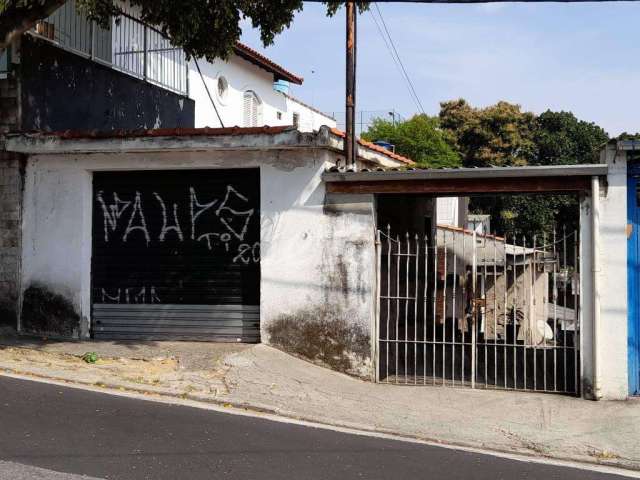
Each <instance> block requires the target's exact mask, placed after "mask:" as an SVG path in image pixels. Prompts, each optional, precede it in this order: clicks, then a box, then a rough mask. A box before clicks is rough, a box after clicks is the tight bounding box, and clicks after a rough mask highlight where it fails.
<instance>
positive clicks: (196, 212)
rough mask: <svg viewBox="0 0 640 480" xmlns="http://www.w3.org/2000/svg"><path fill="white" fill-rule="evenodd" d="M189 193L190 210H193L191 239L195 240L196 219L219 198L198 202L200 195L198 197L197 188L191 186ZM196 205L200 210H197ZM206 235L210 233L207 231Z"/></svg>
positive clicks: (201, 236)
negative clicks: (208, 201) (207, 201)
mask: <svg viewBox="0 0 640 480" xmlns="http://www.w3.org/2000/svg"><path fill="white" fill-rule="evenodd" d="M189 194H190V210H191V240H195V239H196V220H197V219H198V217H199V216H200V215H202V214H203V213H204V212H206V211H207V210H209V209H210V208H212V207H213V206H214V205H215V204H216V203H218V200H214V201H212V202H210V203H200V202H198V197H196V189H195V188H193V187H189ZM196 207H197V208H198V209H199V210H196ZM204 235H208V234H206V233H205V234H204ZM204 235H200V236H199V237H198V241H200V239H201V238H203V237H204Z"/></svg>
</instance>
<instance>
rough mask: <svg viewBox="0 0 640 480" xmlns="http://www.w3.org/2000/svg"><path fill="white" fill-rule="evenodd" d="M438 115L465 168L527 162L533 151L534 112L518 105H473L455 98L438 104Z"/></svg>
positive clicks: (523, 163) (504, 103)
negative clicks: (482, 106) (524, 110)
mask: <svg viewBox="0 0 640 480" xmlns="http://www.w3.org/2000/svg"><path fill="white" fill-rule="evenodd" d="M439 118H440V125H441V126H442V128H443V129H444V130H445V131H446V132H448V133H449V135H450V136H451V138H452V139H453V140H454V147H455V149H456V150H457V151H458V152H459V153H460V155H461V156H462V162H463V164H464V165H465V166H467V167H488V166H491V165H494V166H500V167H502V166H512V165H526V164H527V163H528V160H529V159H530V158H531V157H532V155H533V152H534V150H535V144H534V140H533V131H534V124H535V115H533V114H532V113H530V112H523V111H521V109H520V106H519V105H515V104H512V103H508V102H498V103H497V104H495V105H492V106H490V107H487V108H474V107H472V106H471V105H469V104H468V103H467V102H466V100H463V99H458V100H453V101H449V102H443V103H441V104H440V115H439Z"/></svg>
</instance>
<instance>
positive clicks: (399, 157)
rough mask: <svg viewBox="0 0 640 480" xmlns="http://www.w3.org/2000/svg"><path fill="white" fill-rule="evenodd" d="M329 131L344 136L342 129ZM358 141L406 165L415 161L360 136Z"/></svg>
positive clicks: (413, 163)
mask: <svg viewBox="0 0 640 480" xmlns="http://www.w3.org/2000/svg"><path fill="white" fill-rule="evenodd" d="M331 133H333V134H334V135H337V136H338V137H341V138H345V137H346V133H344V132H343V131H342V130H338V129H337V128H332V129H331ZM358 143H359V144H360V145H362V146H363V147H366V148H369V149H371V150H374V151H376V152H378V153H381V154H384V155H386V156H388V157H389V158H393V159H394V160H397V161H399V162H402V163H404V164H406V165H411V166H413V165H415V164H416V162H414V161H413V160H411V159H410V158H407V157H403V156H402V155H398V154H397V153H395V152H392V151H391V150H387V149H386V148H384V147H381V146H380V145H376V144H375V143H371V142H367V141H366V140H363V139H361V138H359V139H358Z"/></svg>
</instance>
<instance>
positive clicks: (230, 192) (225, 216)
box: [216, 185, 255, 241]
mask: <svg viewBox="0 0 640 480" xmlns="http://www.w3.org/2000/svg"><path fill="white" fill-rule="evenodd" d="M235 198H238V199H240V200H241V201H243V202H244V203H249V199H248V198H247V197H245V196H244V195H242V194H241V193H239V192H238V191H237V190H236V189H235V188H233V187H232V186H231V185H227V193H226V195H225V197H224V200H223V201H222V203H221V204H220V207H218V209H217V210H216V215H218V217H219V218H220V221H221V222H222V223H223V224H224V226H225V227H227V229H228V230H229V232H231V233H232V234H233V235H234V236H235V237H236V238H237V239H238V240H240V241H243V240H244V235H245V234H246V233H247V228H248V227H249V222H250V221H251V216H252V215H253V212H254V211H255V209H253V208H251V209H249V210H236V209H234V208H233V207H231V206H229V203H231V202H232V201H233V200H234V199H235ZM229 213H230V214H231V215H229ZM243 217H244V218H243ZM236 218H240V220H239V223H240V225H235V223H236V221H235V219H236ZM242 222H244V223H242Z"/></svg>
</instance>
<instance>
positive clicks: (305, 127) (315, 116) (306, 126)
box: [285, 95, 337, 132]
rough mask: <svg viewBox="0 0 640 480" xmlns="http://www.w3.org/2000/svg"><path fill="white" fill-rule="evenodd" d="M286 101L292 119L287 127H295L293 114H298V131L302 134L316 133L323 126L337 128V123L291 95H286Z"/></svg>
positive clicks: (288, 116) (288, 113) (289, 117)
mask: <svg viewBox="0 0 640 480" xmlns="http://www.w3.org/2000/svg"><path fill="white" fill-rule="evenodd" d="M285 100H286V103H287V112H286V115H287V118H288V119H290V121H289V122H288V123H286V124H287V125H293V114H294V113H297V114H298V115H299V123H298V130H300V131H301V132H314V131H316V130H318V129H319V128H320V127H321V126H323V125H326V126H328V127H331V128H336V126H337V123H336V121H335V120H334V119H333V118H331V117H329V116H327V115H325V114H324V113H320V112H318V111H316V110H314V109H313V108H309V106H307V105H305V104H304V103H303V102H301V101H299V100H298V99H296V98H294V97H292V96H290V95H286V96H285Z"/></svg>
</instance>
